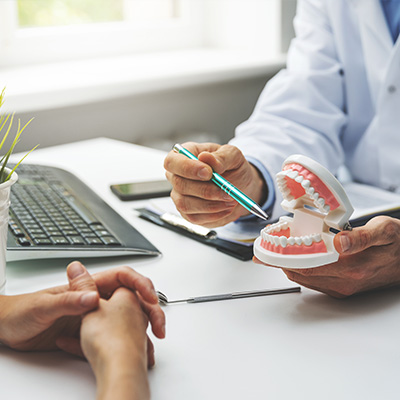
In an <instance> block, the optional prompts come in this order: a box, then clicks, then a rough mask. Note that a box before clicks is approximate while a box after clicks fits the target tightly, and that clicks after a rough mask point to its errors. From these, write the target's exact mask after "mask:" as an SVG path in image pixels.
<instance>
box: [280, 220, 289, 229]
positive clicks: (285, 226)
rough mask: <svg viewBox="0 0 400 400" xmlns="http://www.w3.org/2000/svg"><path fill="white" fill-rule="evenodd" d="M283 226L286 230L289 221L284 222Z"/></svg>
mask: <svg viewBox="0 0 400 400" xmlns="http://www.w3.org/2000/svg"><path fill="white" fill-rule="evenodd" d="M281 227H282V229H283V230H286V229H287V228H288V223H287V222H284V223H283V224H282V225H281Z"/></svg>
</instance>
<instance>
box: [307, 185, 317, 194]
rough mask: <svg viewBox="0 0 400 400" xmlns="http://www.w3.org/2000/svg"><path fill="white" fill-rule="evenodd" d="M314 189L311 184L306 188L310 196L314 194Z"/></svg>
mask: <svg viewBox="0 0 400 400" xmlns="http://www.w3.org/2000/svg"><path fill="white" fill-rule="evenodd" d="M314 191H315V189H314V188H313V187H312V186H311V187H309V188H308V189H307V194H308V195H310V196H312V195H313V194H314Z"/></svg>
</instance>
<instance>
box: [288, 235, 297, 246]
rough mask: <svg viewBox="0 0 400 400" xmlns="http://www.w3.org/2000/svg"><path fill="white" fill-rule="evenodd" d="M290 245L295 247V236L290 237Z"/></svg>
mask: <svg viewBox="0 0 400 400" xmlns="http://www.w3.org/2000/svg"><path fill="white" fill-rule="evenodd" d="M288 244H290V245H291V246H293V245H294V244H295V240H294V237H293V236H290V238H289V239H288Z"/></svg>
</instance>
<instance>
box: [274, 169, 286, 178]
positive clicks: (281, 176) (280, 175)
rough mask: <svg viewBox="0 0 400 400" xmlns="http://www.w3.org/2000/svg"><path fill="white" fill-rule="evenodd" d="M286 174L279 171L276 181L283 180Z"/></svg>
mask: <svg viewBox="0 0 400 400" xmlns="http://www.w3.org/2000/svg"><path fill="white" fill-rule="evenodd" d="M285 176H286V173H285V172H284V171H280V172H278V173H277V174H276V179H277V180H278V179H279V180H283V179H285Z"/></svg>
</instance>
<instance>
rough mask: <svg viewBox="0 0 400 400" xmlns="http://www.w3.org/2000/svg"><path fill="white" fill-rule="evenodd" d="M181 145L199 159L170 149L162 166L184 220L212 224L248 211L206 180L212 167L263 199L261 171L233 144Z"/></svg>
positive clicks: (263, 189) (238, 186)
mask: <svg viewBox="0 0 400 400" xmlns="http://www.w3.org/2000/svg"><path fill="white" fill-rule="evenodd" d="M183 147H185V148H186V149H188V150H189V151H190V152H191V153H193V154H194V155H195V156H196V157H198V159H199V161H196V160H191V159H189V158H187V157H186V156H184V155H182V154H178V153H175V152H174V151H171V152H170V153H169V154H168V155H167V157H166V159H165V162H164V168H165V169H166V171H167V172H166V177H167V179H168V180H169V181H170V182H171V184H172V186H173V190H172V192H171V198H172V200H173V201H174V203H175V206H176V207H177V209H178V211H179V212H180V213H181V215H182V216H183V217H184V218H186V219H187V220H188V221H190V222H192V223H195V224H199V225H203V226H206V227H209V228H213V227H217V226H222V225H226V224H227V223H229V222H232V221H235V220H236V219H238V218H239V217H241V216H243V215H247V214H248V211H247V210H246V209H245V208H243V207H242V206H241V205H239V204H238V203H237V202H236V201H235V200H233V199H232V198H231V197H230V196H229V195H227V194H226V193H225V192H224V191H222V190H221V189H220V188H219V187H218V186H217V185H215V184H214V183H212V182H210V180H211V178H212V172H213V171H214V172H216V173H218V174H220V175H222V176H223V177H224V178H225V179H227V180H228V181H229V182H231V183H232V184H233V185H235V186H236V187H237V188H238V189H239V190H241V191H242V192H243V193H245V194H246V195H247V196H249V197H250V198H251V199H253V200H254V201H255V202H256V203H258V204H260V203H262V202H263V201H264V200H265V198H266V190H267V189H266V185H265V183H264V180H263V178H262V177H261V174H260V173H259V172H258V170H257V169H256V168H255V167H254V166H253V165H251V164H250V163H249V162H248V161H247V160H246V159H245V158H244V156H243V154H242V153H241V151H240V150H239V149H238V148H237V147H235V146H231V145H223V146H221V145H219V144H216V143H193V142H189V143H184V144H183Z"/></svg>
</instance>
